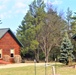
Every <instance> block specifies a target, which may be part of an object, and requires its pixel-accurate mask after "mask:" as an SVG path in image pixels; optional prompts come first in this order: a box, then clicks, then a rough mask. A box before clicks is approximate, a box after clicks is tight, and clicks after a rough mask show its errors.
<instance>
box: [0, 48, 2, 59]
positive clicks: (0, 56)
mask: <svg viewBox="0 0 76 75" xmlns="http://www.w3.org/2000/svg"><path fill="white" fill-rule="evenodd" d="M0 58H2V49H0Z"/></svg>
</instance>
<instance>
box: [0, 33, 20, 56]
mask: <svg viewBox="0 0 76 75" xmlns="http://www.w3.org/2000/svg"><path fill="white" fill-rule="evenodd" d="M12 48H13V49H14V50H15V55H20V46H19V44H18V43H17V42H16V40H15V39H14V38H13V37H12V35H11V34H10V33H9V32H7V33H6V34H5V35H4V36H3V37H2V38H1V39H0V49H2V56H3V55H9V56H10V49H12Z"/></svg>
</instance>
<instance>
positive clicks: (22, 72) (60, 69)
mask: <svg viewBox="0 0 76 75" xmlns="http://www.w3.org/2000/svg"><path fill="white" fill-rule="evenodd" d="M34 70H35V68H34V66H25V67H17V68H7V69H0V75H35V72H34ZM56 73H57V74H58V75H76V69H75V68H72V67H67V66H62V65H57V66H56ZM36 75H45V67H44V66H37V68H36ZM46 75H52V67H51V66H47V67H46Z"/></svg>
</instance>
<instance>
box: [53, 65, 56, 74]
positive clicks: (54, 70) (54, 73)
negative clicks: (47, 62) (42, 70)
mask: <svg viewBox="0 0 76 75" xmlns="http://www.w3.org/2000/svg"><path fill="white" fill-rule="evenodd" d="M52 74H53V75H56V74H55V66H52Z"/></svg>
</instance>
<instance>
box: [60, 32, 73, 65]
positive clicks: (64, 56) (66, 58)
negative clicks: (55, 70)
mask: <svg viewBox="0 0 76 75" xmlns="http://www.w3.org/2000/svg"><path fill="white" fill-rule="evenodd" d="M60 48H61V50H60V52H61V54H60V62H62V63H65V64H66V65H68V64H71V62H72V60H73V58H74V55H73V54H72V53H73V45H72V43H71V41H70V39H69V37H68V34H67V32H65V34H64V38H63V41H62V43H61V47H60Z"/></svg>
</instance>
